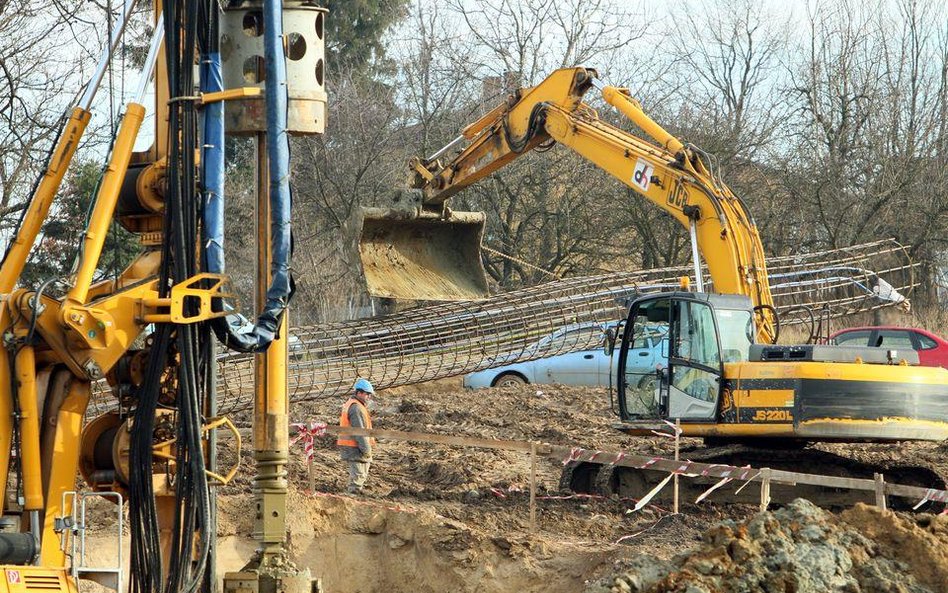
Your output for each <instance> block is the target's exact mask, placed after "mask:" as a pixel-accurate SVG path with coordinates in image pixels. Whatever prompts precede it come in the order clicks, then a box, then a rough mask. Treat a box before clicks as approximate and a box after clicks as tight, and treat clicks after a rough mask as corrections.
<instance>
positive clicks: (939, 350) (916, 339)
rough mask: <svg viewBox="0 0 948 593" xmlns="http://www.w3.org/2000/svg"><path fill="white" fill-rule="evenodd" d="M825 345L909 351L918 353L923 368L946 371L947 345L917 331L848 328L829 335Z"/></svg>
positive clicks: (899, 328)
mask: <svg viewBox="0 0 948 593" xmlns="http://www.w3.org/2000/svg"><path fill="white" fill-rule="evenodd" d="M829 342H830V344H838V345H840V346H879V347H881V348H889V349H892V350H898V349H900V348H902V349H905V348H910V349H912V350H916V351H918V360H919V362H920V363H921V364H922V365H923V366H929V367H944V368H946V369H948V341H946V340H944V339H943V338H941V337H939V336H937V335H935V334H933V333H932V332H930V331H927V330H924V329H919V328H917V327H896V326H894V325H878V326H874V327H851V328H849V329H843V330H840V331H838V332H836V333H834V334H833V335H831V336H830V338H829Z"/></svg>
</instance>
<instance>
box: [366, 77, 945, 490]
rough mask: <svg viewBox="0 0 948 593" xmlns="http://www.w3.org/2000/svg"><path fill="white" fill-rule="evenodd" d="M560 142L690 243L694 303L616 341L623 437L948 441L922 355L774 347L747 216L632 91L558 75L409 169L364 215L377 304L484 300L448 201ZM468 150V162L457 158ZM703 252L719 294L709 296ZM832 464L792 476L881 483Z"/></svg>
mask: <svg viewBox="0 0 948 593" xmlns="http://www.w3.org/2000/svg"><path fill="white" fill-rule="evenodd" d="M593 87H596V88H598V89H599V90H600V91H601V93H602V98H603V99H604V100H605V102H606V103H608V104H609V105H611V106H612V107H614V108H615V109H617V110H618V111H619V112H620V113H621V114H624V115H625V116H626V117H627V118H628V119H629V120H630V121H631V123H633V124H634V125H635V126H637V127H638V128H639V129H640V130H641V131H642V132H644V134H645V136H647V137H648V138H649V139H647V138H645V137H643V136H639V135H635V134H633V133H630V132H628V131H626V130H624V129H621V128H619V127H616V126H614V125H611V124H609V123H607V122H606V121H603V120H602V119H601V118H600V117H599V116H598V114H597V113H596V111H595V110H594V109H592V108H591V107H590V106H589V105H587V104H586V103H584V102H583V97H584V96H585V94H586V92H587V91H589V90H590V89H591V88H593ZM554 142H555V143H558V144H562V145H564V146H566V147H568V148H570V149H571V150H573V151H575V152H576V153H578V154H579V155H581V156H582V157H583V158H585V159H587V160H589V161H590V162H591V163H593V164H595V165H596V166H598V167H599V168H601V169H602V170H603V171H605V172H607V173H608V174H610V175H611V176H613V177H615V178H616V179H617V180H619V181H620V182H622V183H624V184H625V185H627V186H628V187H630V188H632V189H633V190H635V192H636V193H638V194H639V195H641V196H642V197H644V198H645V199H647V200H649V201H650V202H652V203H653V204H655V205H657V206H658V207H660V208H662V209H663V210H664V211H665V212H667V213H669V214H670V215H671V216H672V217H674V218H675V219H676V220H678V221H679V222H680V223H681V224H682V225H683V226H684V227H685V228H686V229H687V231H688V232H689V233H690V236H691V242H692V250H693V254H692V255H693V261H694V274H695V279H696V280H695V285H696V286H695V287H694V288H695V290H681V291H677V292H671V293H657V294H649V295H645V296H641V297H640V298H638V299H637V300H635V301H634V302H633V303H632V304H631V306H630V308H629V313H628V317H627V318H626V319H625V321H624V322H623V323H621V324H620V328H621V329H620V332H619V333H620V335H619V336H618V337H615V336H613V337H612V339H611V340H607V349H608V350H609V352H610V353H611V351H612V348H613V345H615V346H617V362H618V364H617V366H616V367H615V375H616V376H615V385H616V387H617V391H618V393H617V396H618V397H617V404H618V406H617V407H618V410H617V411H618V415H619V417H620V422H619V423H618V424H617V425H616V428H618V429H619V430H621V431H624V432H626V433H629V434H632V435H651V434H652V431H654V430H658V429H660V428H661V427H662V426H663V421H671V422H676V421H677V422H680V425H681V430H682V433H683V435H684V436H689V437H703V438H704V439H705V440H706V442H708V443H712V444H722V443H727V444H728V445H732V444H733V443H745V444H746V443H755V444H757V445H759V446H773V445H779V446H780V447H781V448H786V447H787V446H791V445H794V444H797V445H799V444H803V443H807V442H831V441H844V442H857V441H880V442H892V441H901V440H932V441H937V440H943V439H945V438H948V370H945V369H942V368H931V367H922V366H918V357H917V354H916V353H915V352H914V351H895V350H886V349H883V348H844V347H837V346H828V345H801V346H782V345H776V341H777V338H778V334H779V319H778V317H777V314H776V311H775V309H774V307H773V301H772V297H771V292H770V287H769V285H768V279H767V268H766V263H765V258H764V251H763V246H762V244H761V240H760V236H759V234H758V231H757V227H756V226H755V224H754V220H753V218H752V217H751V215H750V213H749V211H748V209H747V206H746V204H745V203H744V202H743V201H742V200H741V199H740V198H739V197H738V196H736V195H735V194H734V193H733V192H732V191H731V190H730V189H729V188H728V187H727V186H726V185H725V184H724V182H723V181H722V180H721V179H720V177H719V176H718V175H716V174H715V172H714V171H713V170H712V169H711V168H710V167H709V166H708V164H707V162H708V159H707V158H706V156H705V155H704V154H703V153H702V152H701V151H700V150H699V149H697V148H696V147H694V146H690V145H686V144H684V143H682V142H681V141H679V140H678V139H676V138H675V137H674V136H672V135H671V134H669V133H668V132H667V131H666V130H664V129H663V128H662V127H661V126H660V125H659V124H657V123H656V122H655V121H653V120H652V119H651V118H649V117H648V116H647V115H646V114H645V113H644V112H643V110H642V108H641V107H640V105H639V104H638V103H637V102H636V101H635V100H634V99H633V98H632V97H631V96H630V94H629V91H628V90H627V89H623V88H617V87H613V86H605V85H602V84H601V83H600V82H599V81H598V80H597V73H596V72H595V71H594V70H591V69H587V68H579V67H577V68H567V69H562V70H558V71H556V72H554V73H553V74H551V75H550V76H549V77H548V78H546V79H545V80H544V81H543V82H541V83H540V84H538V85H537V86H535V87H532V88H524V89H520V90H518V91H516V92H515V93H514V94H513V95H511V96H510V98H509V99H508V100H507V101H506V102H505V103H503V104H501V105H499V106H497V107H496V108H495V109H493V110H492V111H490V112H489V113H487V114H486V115H485V116H484V117H482V118H481V119H480V120H478V121H477V122H475V123H473V124H471V125H470V126H468V127H467V128H465V129H464V130H463V131H462V133H461V135H460V136H459V138H458V139H457V140H456V141H454V142H452V143H451V144H449V145H448V146H446V147H445V148H444V149H442V150H440V151H438V153H436V154H435V155H434V156H433V157H431V158H428V159H423V160H422V159H418V158H415V159H413V160H412V161H411V162H410V165H409V167H410V173H409V188H410V189H409V190H408V191H402V192H399V193H398V194H397V195H396V199H395V200H393V203H392V204H389V205H388V206H387V207H386V208H375V209H367V210H366V211H365V214H364V216H365V222H364V224H363V228H364V229H365V230H364V231H363V236H362V241H361V244H360V251H361V256H362V260H363V266H364V269H365V270H366V278H367V281H368V284H369V288H370V292H373V293H374V294H379V295H384V296H390V297H397V298H418V296H419V295H421V298H442V299H454V298H467V297H468V295H470V294H472V293H478V291H479V290H481V289H482V288H483V287H485V286H486V281H485V279H484V278H483V274H484V273H483V267H482V265H481V263H480V260H479V255H477V249H476V248H477V246H476V245H474V246H471V245H469V244H465V243H464V242H465V241H472V240H479V238H480V236H481V234H482V229H481V228H480V227H479V226H478V225H483V222H482V217H479V216H478V215H476V214H472V213H458V212H453V211H452V210H450V209H449V208H448V207H447V206H446V205H445V202H446V200H447V199H448V198H450V197H451V196H453V195H454V194H456V193H457V192H459V191H461V190H462V189H464V188H465V187H467V186H470V185H472V184H474V183H477V182H478V181H480V180H482V179H484V178H485V177H487V176H488V175H490V174H492V173H494V172H495V171H497V170H498V169H500V168H502V167H503V166H505V165H507V164H508V163H510V162H511V161H513V160H514V159H516V158H517V157H518V156H520V155H523V154H525V153H527V152H529V151H530V150H532V149H534V148H537V147H541V146H544V147H545V146H548V145H550V144H551V143H554ZM463 143H466V145H464V146H460V145H461V144H463ZM455 147H459V148H460V151H459V152H457V154H454V155H452V156H450V158H446V155H448V154H449V153H450V151H451V150H452V149H453V148H455ZM462 228H463V230H461V229H462ZM699 251H700V255H701V256H703V259H704V262H705V264H706V265H707V269H708V271H709V274H710V279H711V282H712V283H713V293H710V292H705V290H704V286H703V285H704V281H703V278H702V274H701V272H702V265H701V260H700V258H699ZM472 253H473V254H475V255H474V256H473V258H472V256H471V255H470V254H472ZM459 262H460V264H459ZM415 271H419V273H418V274H417V276H415V275H413V274H414V272H415ZM392 275H396V276H399V281H398V282H397V283H391V282H388V283H387V279H388V278H390V277H391V276H392ZM647 335H651V336H654V337H657V338H659V339H660V340H661V343H662V344H663V349H664V351H663V353H662V354H663V358H665V359H667V364H665V365H663V366H662V368H658V369H642V368H641V367H640V366H639V365H637V363H636V360H635V350H636V342H637V341H639V340H641V338H642V337H644V336H647ZM741 451H745V452H746V450H744V449H741ZM827 455H828V454H820V453H815V454H814V455H813V456H811V457H809V458H807V457H802V456H801V455H800V454H799V452H798V453H797V454H794V455H789V456H786V457H787V459H786V463H788V464H792V465H794V466H795V467H797V468H799V467H800V465H801V464H802V465H804V466H806V465H807V464H809V465H810V466H811V469H813V470H814V471H815V467H816V466H819V467H820V468H822V470H823V471H826V469H825V468H826V466H832V465H834V464H835V465H837V466H839V467H838V468H837V470H836V471H838V472H843V473H846V472H852V473H864V472H866V471H870V470H872V471H879V470H880V468H858V467H856V466H857V465H858V464H856V463H855V462H853V461H851V460H845V459H843V460H834V459H830V457H832V456H829V457H828V456H827ZM747 457H748V455H744V456H743V457H742V456H741V455H740V454H738V452H736V451H735V450H733V449H727V450H726V451H724V452H722V451H720V450H709V451H705V452H702V453H696V454H695V455H693V456H692V460H695V461H699V460H706V461H709V462H720V463H725V462H727V463H735V462H737V461H741V460H744V461H745V462H746V460H747ZM773 458H774V455H773V454H771V455H770V457H768V458H767V459H768V462H770V461H772V460H773ZM837 462H838V463H837ZM571 469H572V471H571V473H570V476H569V482H570V485H572V486H573V487H574V488H578V489H580V490H583V489H589V488H590V487H592V485H593V484H599V488H600V489H605V490H610V489H612V490H613V491H616V490H619V491H622V493H625V494H633V495H634V494H635V493H636V492H639V491H640V489H639V490H637V489H634V488H631V486H630V485H629V483H630V482H634V481H635V479H636V478H633V477H632V476H631V474H630V475H619V474H616V473H615V472H613V473H612V474H610V476H609V477H608V479H603V477H602V476H599V475H597V474H598V473H599V470H600V469H601V468H600V467H599V466H597V465H595V464H590V463H585V464H583V465H582V467H576V468H571ZM882 469H886V468H882ZM615 471H619V472H621V470H615ZM904 473H905V472H901V471H900V475H902V474H904ZM908 473H910V474H911V480H912V481H914V482H916V483H919V484H920V485H926V486H932V487H940V486H943V485H944V480H943V479H942V478H941V477H939V476H937V475H936V474H934V473H933V472H930V471H927V470H920V471H918V472H914V473H912V472H908ZM603 484H605V485H603ZM623 484H624V485H623ZM643 487H644V486H643ZM630 488H631V489H630ZM798 492H799V491H798Z"/></svg>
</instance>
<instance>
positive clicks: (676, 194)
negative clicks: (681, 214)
mask: <svg viewBox="0 0 948 593" xmlns="http://www.w3.org/2000/svg"><path fill="white" fill-rule="evenodd" d="M667 201H668V203H669V204H670V205H671V206H674V207H675V208H677V209H679V210H681V209H682V207H683V206H684V205H685V204H687V203H688V190H686V189H685V186H684V185H682V184H681V182H679V183H677V184H675V191H673V192H671V193H669V194H668V200H667Z"/></svg>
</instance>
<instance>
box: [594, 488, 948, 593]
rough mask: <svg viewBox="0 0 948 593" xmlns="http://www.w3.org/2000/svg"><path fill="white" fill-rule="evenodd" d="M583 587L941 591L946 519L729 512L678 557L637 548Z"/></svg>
mask: <svg viewBox="0 0 948 593" xmlns="http://www.w3.org/2000/svg"><path fill="white" fill-rule="evenodd" d="M617 569H618V570H616V571H615V572H614V574H613V575H611V576H610V577H606V578H604V579H601V580H599V581H598V582H596V583H594V584H593V585H591V586H589V587H587V589H586V592H587V593H604V592H647V593H712V592H716V591H728V592H733V593H754V592H758V591H767V592H770V591H774V592H777V591H779V592H781V593H783V592H786V593H791V592H792V593H823V592H837V591H838V592H840V593H857V592H862V593H887V592H893V593H894V592H898V593H903V592H904V593H945V592H946V591H948V518H946V517H932V516H931V515H921V516H914V517H912V516H905V515H899V514H896V513H892V512H887V511H881V510H879V509H876V508H872V507H868V506H865V505H859V506H857V507H855V508H854V509H851V510H849V511H846V512H844V513H843V514H842V515H840V516H836V515H833V514H832V513H828V512H826V511H823V510H821V509H819V508H818V507H816V506H815V505H813V504H812V503H810V502H808V501H806V500H803V499H798V500H796V501H794V502H793V503H791V504H789V505H787V506H786V507H784V508H781V509H778V510H776V511H773V512H765V513H759V514H757V515H755V516H754V517H752V518H750V519H749V520H746V521H742V522H735V521H730V520H727V521H723V522H722V523H720V524H719V525H717V526H715V527H713V528H711V529H709V530H708V531H707V532H705V534H704V535H703V536H702V542H701V545H700V546H698V547H697V548H696V549H694V550H691V551H689V552H686V553H684V554H682V555H679V556H676V557H675V558H674V559H672V561H670V562H667V561H661V560H656V559H654V558H652V557H650V556H645V555H640V556H636V557H633V558H632V559H630V560H628V561H626V562H625V563H623V564H621V565H620V566H618V567H617Z"/></svg>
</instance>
